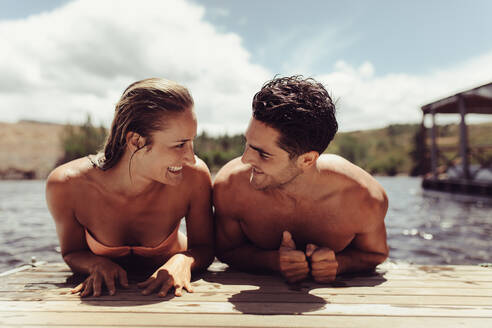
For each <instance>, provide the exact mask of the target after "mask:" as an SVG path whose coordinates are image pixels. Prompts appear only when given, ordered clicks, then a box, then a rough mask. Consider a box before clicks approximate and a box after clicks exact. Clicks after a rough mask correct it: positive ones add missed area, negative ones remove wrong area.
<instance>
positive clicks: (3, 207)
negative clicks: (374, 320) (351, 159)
mask: <svg viewBox="0 0 492 328" xmlns="http://www.w3.org/2000/svg"><path fill="white" fill-rule="evenodd" d="M377 179H378V181H380V182H381V184H382V185H383V187H384V188H385V189H386V191H387V193H388V196H389V199H390V203H389V210H388V214H387V216H386V220H385V221H386V228H387V231H388V243H389V245H390V259H392V260H397V261H405V262H409V263H418V264H479V263H482V262H492V238H491V237H490V236H491V234H492V199H486V198H474V197H469V196H456V195H452V194H446V193H439V192H424V191H422V189H421V187H420V183H421V180H420V179H419V178H409V177H391V178H390V177H377ZM44 188H45V182H44V181H41V180H37V181H0V245H1V248H0V272H3V271H6V270H8V269H11V268H14V267H16V266H18V265H21V264H23V263H28V262H30V260H31V257H32V256H35V257H36V258H37V259H38V260H43V261H50V262H53V261H62V258H61V256H60V254H59V247H58V237H57V235H56V231H55V225H54V223H53V219H52V218H51V215H50V213H49V212H48V208H47V206H46V202H45V196H44Z"/></svg>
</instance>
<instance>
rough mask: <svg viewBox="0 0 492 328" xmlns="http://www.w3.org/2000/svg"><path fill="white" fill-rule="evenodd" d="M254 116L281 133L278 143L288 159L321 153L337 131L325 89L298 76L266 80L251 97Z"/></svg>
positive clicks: (333, 106)
mask: <svg viewBox="0 0 492 328" xmlns="http://www.w3.org/2000/svg"><path fill="white" fill-rule="evenodd" d="M253 117H254V118H255V119H256V120H258V121H261V122H263V123H265V124H266V125H268V126H270V127H272V128H274V129H276V130H278V131H279V132H280V135H281V136H280V137H279V139H278V140H277V144H278V146H279V147H280V148H282V149H284V150H285V151H287V152H288V153H289V157H290V158H291V159H292V158H295V157H297V156H299V155H302V154H304V153H306V152H309V151H313V150H314V151H316V152H318V153H319V154H321V153H323V152H324V151H325V149H326V148H327V147H328V145H329V143H330V142H331V141H332V140H333V137H334V136H335V133H336V132H337V130H338V123H337V120H336V118H335V105H334V103H333V101H332V99H331V97H330V95H329V94H328V91H326V89H325V87H324V86H323V85H322V84H321V83H319V82H316V81H315V80H314V79H312V78H307V79H304V78H303V77H302V76H300V75H294V76H290V77H282V78H274V79H273V80H271V81H268V82H266V83H265V84H264V85H263V87H262V88H261V90H260V91H259V92H258V93H257V94H255V96H254V97H253Z"/></svg>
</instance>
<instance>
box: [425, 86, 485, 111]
mask: <svg viewBox="0 0 492 328" xmlns="http://www.w3.org/2000/svg"><path fill="white" fill-rule="evenodd" d="M460 97H462V98H463V100H464V104H465V108H466V113H468V114H470V113H472V114H492V82H491V83H488V84H485V85H482V86H479V87H476V88H473V89H470V90H467V91H463V92H459V93H457V94H455V95H453V96H449V97H447V98H443V99H440V100H437V101H434V102H432V103H429V104H427V105H424V106H422V111H423V112H424V114H431V113H432V112H435V113H437V114H459V113H460V108H459V98H460Z"/></svg>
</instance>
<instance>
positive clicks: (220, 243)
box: [214, 184, 309, 282]
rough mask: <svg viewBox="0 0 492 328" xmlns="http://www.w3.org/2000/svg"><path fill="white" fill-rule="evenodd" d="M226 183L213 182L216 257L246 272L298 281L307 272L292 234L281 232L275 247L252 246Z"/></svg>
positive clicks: (305, 263)
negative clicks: (274, 274)
mask: <svg viewBox="0 0 492 328" xmlns="http://www.w3.org/2000/svg"><path fill="white" fill-rule="evenodd" d="M228 189H229V188H228V187H227V185H223V184H222V185H221V184H215V185H214V206H215V225H216V227H215V232H216V238H215V240H216V250H217V257H218V258H219V259H220V260H221V261H222V262H225V263H227V264H229V265H230V266H231V267H233V268H236V269H239V270H244V271H250V272H265V271H270V272H279V273H281V274H282V275H283V276H284V277H285V278H286V280H287V281H289V282H294V281H299V280H302V279H304V278H306V277H307V275H308V274H309V266H308V263H307V259H306V255H305V254H304V252H302V251H298V250H296V247H295V244H294V241H293V240H292V236H291V234H290V233H288V232H287V231H286V232H284V233H283V236H282V240H281V243H280V247H279V249H278V250H265V249H261V248H259V247H256V246H255V245H253V244H252V243H251V242H250V241H249V240H248V238H247V236H246V235H245V234H244V232H243V230H242V228H241V225H240V223H239V219H236V217H237V215H236V213H235V211H234V205H235V203H234V200H233V199H230V197H231V195H236V196H237V194H236V193H235V192H232V191H231V190H228Z"/></svg>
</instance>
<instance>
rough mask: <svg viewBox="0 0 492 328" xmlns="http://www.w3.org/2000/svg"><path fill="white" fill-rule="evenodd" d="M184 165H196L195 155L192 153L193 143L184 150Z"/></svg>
mask: <svg viewBox="0 0 492 328" xmlns="http://www.w3.org/2000/svg"><path fill="white" fill-rule="evenodd" d="M184 160H185V163H186V164H188V165H194V164H195V163H196V160H195V153H194V152H193V142H190V143H189V144H188V146H187V148H186V152H185V155H184Z"/></svg>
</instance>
